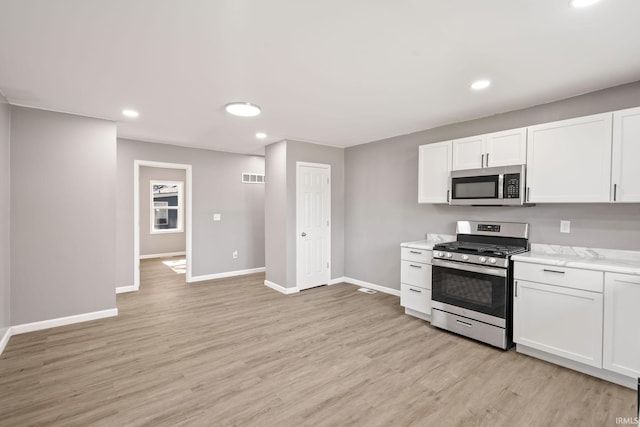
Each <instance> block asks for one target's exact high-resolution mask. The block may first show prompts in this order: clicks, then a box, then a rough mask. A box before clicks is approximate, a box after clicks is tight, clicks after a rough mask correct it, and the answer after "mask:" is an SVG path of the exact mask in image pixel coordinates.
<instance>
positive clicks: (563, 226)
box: [560, 220, 571, 233]
mask: <svg viewBox="0 0 640 427" xmlns="http://www.w3.org/2000/svg"><path fill="white" fill-rule="evenodd" d="M560 232H561V233H571V221H566V220H562V221H560Z"/></svg>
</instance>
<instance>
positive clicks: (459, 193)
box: [449, 165, 526, 206]
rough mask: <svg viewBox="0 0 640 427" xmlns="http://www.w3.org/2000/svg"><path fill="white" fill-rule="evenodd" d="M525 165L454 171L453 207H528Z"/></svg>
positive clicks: (452, 174)
mask: <svg viewBox="0 0 640 427" xmlns="http://www.w3.org/2000/svg"><path fill="white" fill-rule="evenodd" d="M525 172H526V166H525V165H514V166H502V167H493V168H481V169H467V170H460V171H453V172H451V178H450V182H449V185H450V187H449V188H450V191H451V201H450V202H449V203H450V204H452V205H467V206H468V205H475V206H503V205H507V206H524V205H525V201H526V194H525V192H526V187H525Z"/></svg>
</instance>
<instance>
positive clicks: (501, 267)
mask: <svg viewBox="0 0 640 427" xmlns="http://www.w3.org/2000/svg"><path fill="white" fill-rule="evenodd" d="M456 234H457V236H456V240H455V241H453V242H447V243H439V244H436V245H435V246H434V247H433V260H432V267H433V270H432V271H433V278H432V294H431V307H432V312H431V324H432V325H434V326H437V327H439V328H442V329H446V330H449V331H451V332H455V333H458V334H460V335H464V336H467V337H470V338H474V339H476V340H479V341H482V342H485V343H487V344H491V345H493V346H495V347H499V348H502V349H504V350H506V349H508V348H510V347H511V346H512V345H513V331H512V326H513V308H512V307H513V261H511V259H510V257H511V255H515V254H519V253H522V252H526V251H527V250H529V224H523V223H515V222H478V221H458V223H457V226H456Z"/></svg>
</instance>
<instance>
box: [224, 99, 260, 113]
mask: <svg viewBox="0 0 640 427" xmlns="http://www.w3.org/2000/svg"><path fill="white" fill-rule="evenodd" d="M224 109H225V110H227V113H229V114H233V115H234V116H239V117H255V116H257V115H258V114H260V107H258V106H257V105H255V104H251V103H249V102H231V103H229V104H227V105H225V106H224Z"/></svg>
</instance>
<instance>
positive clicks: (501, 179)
mask: <svg viewBox="0 0 640 427" xmlns="http://www.w3.org/2000/svg"><path fill="white" fill-rule="evenodd" d="M498 199H504V175H503V174H500V175H498Z"/></svg>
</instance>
